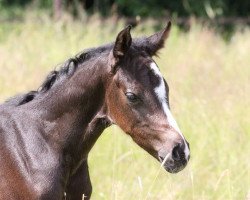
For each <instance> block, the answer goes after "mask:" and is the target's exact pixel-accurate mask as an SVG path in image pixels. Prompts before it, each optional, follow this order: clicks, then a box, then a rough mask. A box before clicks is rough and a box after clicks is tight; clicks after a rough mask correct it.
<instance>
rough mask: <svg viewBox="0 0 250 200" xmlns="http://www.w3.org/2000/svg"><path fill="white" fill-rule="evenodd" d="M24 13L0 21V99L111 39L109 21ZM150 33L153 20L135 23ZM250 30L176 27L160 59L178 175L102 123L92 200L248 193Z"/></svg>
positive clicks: (136, 33)
mask: <svg viewBox="0 0 250 200" xmlns="http://www.w3.org/2000/svg"><path fill="white" fill-rule="evenodd" d="M33 15H34V14H32V13H31V14H27V17H26V20H25V21H24V22H11V23H7V22H5V23H2V24H0V100H1V101H3V100H4V99H6V98H7V97H9V96H12V95H14V94H16V93H22V92H25V91H29V90H32V89H37V88H38V87H39V85H40V83H41V81H42V80H43V79H44V77H45V75H46V74H47V73H48V72H49V71H50V70H52V69H53V68H54V67H55V66H56V65H57V64H59V63H60V62H63V61H64V60H66V59H67V58H69V57H70V56H72V55H75V54H76V53H78V52H79V51H81V50H83V49H85V48H89V47H93V46H98V45H101V44H104V43H107V42H111V41H114V39H115V36H116V33H117V32H118V31H119V30H120V29H121V28H122V27H123V25H122V23H121V22H119V23H118V24H115V23H114V21H112V19H108V20H105V21H101V20H98V17H96V16H95V17H93V18H92V19H89V22H84V23H83V22H82V23H81V22H79V21H78V22H76V21H73V20H72V19H71V18H70V17H67V16H65V17H64V20H63V21H61V22H53V21H51V20H50V18H48V17H46V16H45V15H44V16H43V15H42V16H40V17H37V16H33ZM150 33H153V28H152V22H146V23H143V24H141V25H140V26H138V27H137V28H135V29H133V30H132V34H133V36H140V35H149V34H150ZM249 52H250V31H249V30H248V29H246V30H244V31H238V32H236V33H235V34H234V36H233V37H232V40H231V41H230V42H228V43H226V42H225V41H223V40H222V39H221V37H220V36H219V35H218V34H216V33H214V32H213V31H212V30H209V29H207V28H202V27H200V26H198V25H194V26H193V27H192V28H191V30H190V31H189V32H187V33H182V32H180V31H179V30H178V28H176V27H173V30H172V33H171V34H170V38H169V40H168V42H167V45H166V48H164V49H163V50H162V51H161V54H160V57H159V58H156V61H157V63H158V65H159V66H160V68H161V71H162V72H163V73H164V76H165V77H166V80H167V81H168V84H169V86H170V104H171V108H172V112H173V113H174V115H175V118H176V120H177V121H178V123H179V125H180V127H181V129H182V132H183V133H184V135H185V136H186V138H187V140H188V141H189V143H190V145H191V160H190V162H189V164H188V166H187V167H186V169H184V170H183V171H182V172H180V173H178V174H168V173H167V172H165V171H164V170H163V169H160V164H159V163H158V162H157V161H156V160H155V159H154V158H152V157H151V156H149V155H148V154H147V153H146V152H144V151H143V150H142V149H140V148H139V147H138V146H137V145H135V144H134V142H132V140H131V139H130V138H129V137H128V136H126V135H125V134H124V133H122V131H121V130H120V129H119V128H118V127H115V126H113V127H111V128H109V129H107V130H106V131H105V132H104V133H103V135H102V136H101V138H100V139H99V140H98V142H97V144H96V145H95V147H94V148H93V151H92V152H91V153H90V171H91V178H92V182H93V189H94V190H93V199H107V200H110V199H115V200H120V199H124V200H125V199H126V200H127V199H131V200H133V199H139V200H145V199H147V200H149V199H154V200H157V199H159V200H163V199H164V200H165V199H166V200H172V199H180V200H183V199H197V200H201V199H204V200H207V199H211V200H213V199H229V200H230V199H235V200H238V199H246V198H247V195H248V196H250V159H249V155H250V147H249V141H250V123H249V121H250V114H249V113H250V106H249V105H250V100H249V91H250V82H249V78H250V58H249V55H250V54H249Z"/></svg>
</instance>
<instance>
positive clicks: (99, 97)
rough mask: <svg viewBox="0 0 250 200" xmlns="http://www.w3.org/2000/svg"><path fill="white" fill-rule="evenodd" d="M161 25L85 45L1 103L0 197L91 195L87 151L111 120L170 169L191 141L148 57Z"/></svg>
mask: <svg viewBox="0 0 250 200" xmlns="http://www.w3.org/2000/svg"><path fill="white" fill-rule="evenodd" d="M170 26H171V24H170V23H169V24H168V25H167V27H166V28H165V29H163V30H162V31H160V32H158V33H156V34H154V35H152V36H150V37H148V38H139V39H135V40H133V41H132V38H131V35H130V26H128V27H127V28H125V29H124V30H122V31H121V32H120V33H119V34H118V36H117V38H116V41H115V43H111V44H108V45H105V46H102V47H99V48H95V49H90V50H88V51H86V52H84V53H81V54H79V55H77V56H76V57H75V58H72V59H70V60H68V61H67V62H66V63H65V64H64V65H63V66H62V68H61V69H60V70H59V71H52V72H51V73H50V74H49V75H48V77H47V79H46V80H45V81H44V83H43V84H42V86H41V87H40V89H39V90H38V91H35V92H31V93H28V94H27V95H21V96H18V97H16V98H14V99H12V100H10V101H9V102H7V103H5V104H3V105H1V106H0V139H1V141H2V142H1V143H0V163H1V166H0V176H1V181H0V199H62V198H63V194H64V192H66V193H67V199H81V198H82V195H83V194H85V196H86V195H87V198H90V195H91V183H90V179H89V174H88V166H87V157H88V153H89V151H90V150H91V148H92V147H93V145H94V143H95V142H96V140H97V139H98V137H99V136H100V134H101V133H102V132H103V130H104V129H105V128H106V127H108V126H110V125H111V124H117V125H118V126H120V127H121V129H122V130H123V131H124V132H126V133H127V134H128V135H130V136H131V137H132V139H133V140H134V141H135V142H136V143H137V144H138V145H139V146H141V147H142V148H143V149H145V150H146V151H147V152H148V153H150V154H151V155H152V156H153V157H155V158H156V159H157V160H159V161H160V162H164V163H163V166H164V168H165V169H166V170H167V171H168V172H171V173H176V172H178V171H180V170H182V169H183V168H184V167H185V166H186V164H187V162H188V160H189V147H188V143H187V142H186V140H185V139H184V136H183V135H182V133H181V131H180V130H179V128H178V126H177V123H176V122H175V120H174V118H173V116H172V114H171V112H170V110H169V104H168V102H169V101H168V85H167V83H166V81H165V80H164V78H163V77H162V75H161V73H160V71H159V69H158V67H157V65H156V63H155V62H154V60H153V59H152V56H154V55H155V54H156V53H157V51H158V50H159V49H160V48H162V47H163V46H164V42H165V39H166V38H167V36H168V34H169V30H170Z"/></svg>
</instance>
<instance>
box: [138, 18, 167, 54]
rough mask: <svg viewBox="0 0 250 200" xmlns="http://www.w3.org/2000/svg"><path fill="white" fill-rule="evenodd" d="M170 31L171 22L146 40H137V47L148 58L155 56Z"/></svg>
mask: <svg viewBox="0 0 250 200" xmlns="http://www.w3.org/2000/svg"><path fill="white" fill-rule="evenodd" d="M170 29H171V22H168V24H167V26H166V27H165V28H164V29H163V30H161V31H159V32H157V33H155V34H154V35H151V36H149V37H147V38H144V39H142V40H139V41H138V42H139V44H138V45H139V47H140V48H143V49H144V50H145V51H146V52H147V53H148V54H149V55H150V56H154V55H156V54H157V51H158V50H159V49H161V48H163V47H164V44H165V40H166V39H167V38H168V35H169V32H170Z"/></svg>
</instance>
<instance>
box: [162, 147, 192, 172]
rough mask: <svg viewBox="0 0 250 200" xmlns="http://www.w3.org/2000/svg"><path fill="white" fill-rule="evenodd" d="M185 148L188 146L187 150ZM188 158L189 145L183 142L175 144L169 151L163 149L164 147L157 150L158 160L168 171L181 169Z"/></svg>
mask: <svg viewBox="0 0 250 200" xmlns="http://www.w3.org/2000/svg"><path fill="white" fill-rule="evenodd" d="M187 146H188V147H187ZM185 148H188V151H187V150H186V149H185ZM189 158H190V155H189V145H185V144H177V145H176V146H175V147H174V148H173V149H172V151H171V152H167V151H164V149H161V150H160V151H159V152H158V160H159V161H160V162H161V165H162V166H163V167H164V168H165V170H166V171H168V172H169V173H177V172H179V171H181V170H183V169H184V168H185V167H186V165H187V163H188V161H189Z"/></svg>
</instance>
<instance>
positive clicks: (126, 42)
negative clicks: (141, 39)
mask: <svg viewBox="0 0 250 200" xmlns="http://www.w3.org/2000/svg"><path fill="white" fill-rule="evenodd" d="M130 29H131V25H129V26H127V27H126V28H125V29H123V30H122V31H121V32H120V33H119V34H118V35H117V37H116V41H115V45H114V48H113V56H114V58H115V59H116V60H119V59H121V58H122V57H123V56H124V55H125V54H126V53H127V51H128V50H129V48H130V46H131V43H132V38H131V35H130Z"/></svg>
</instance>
